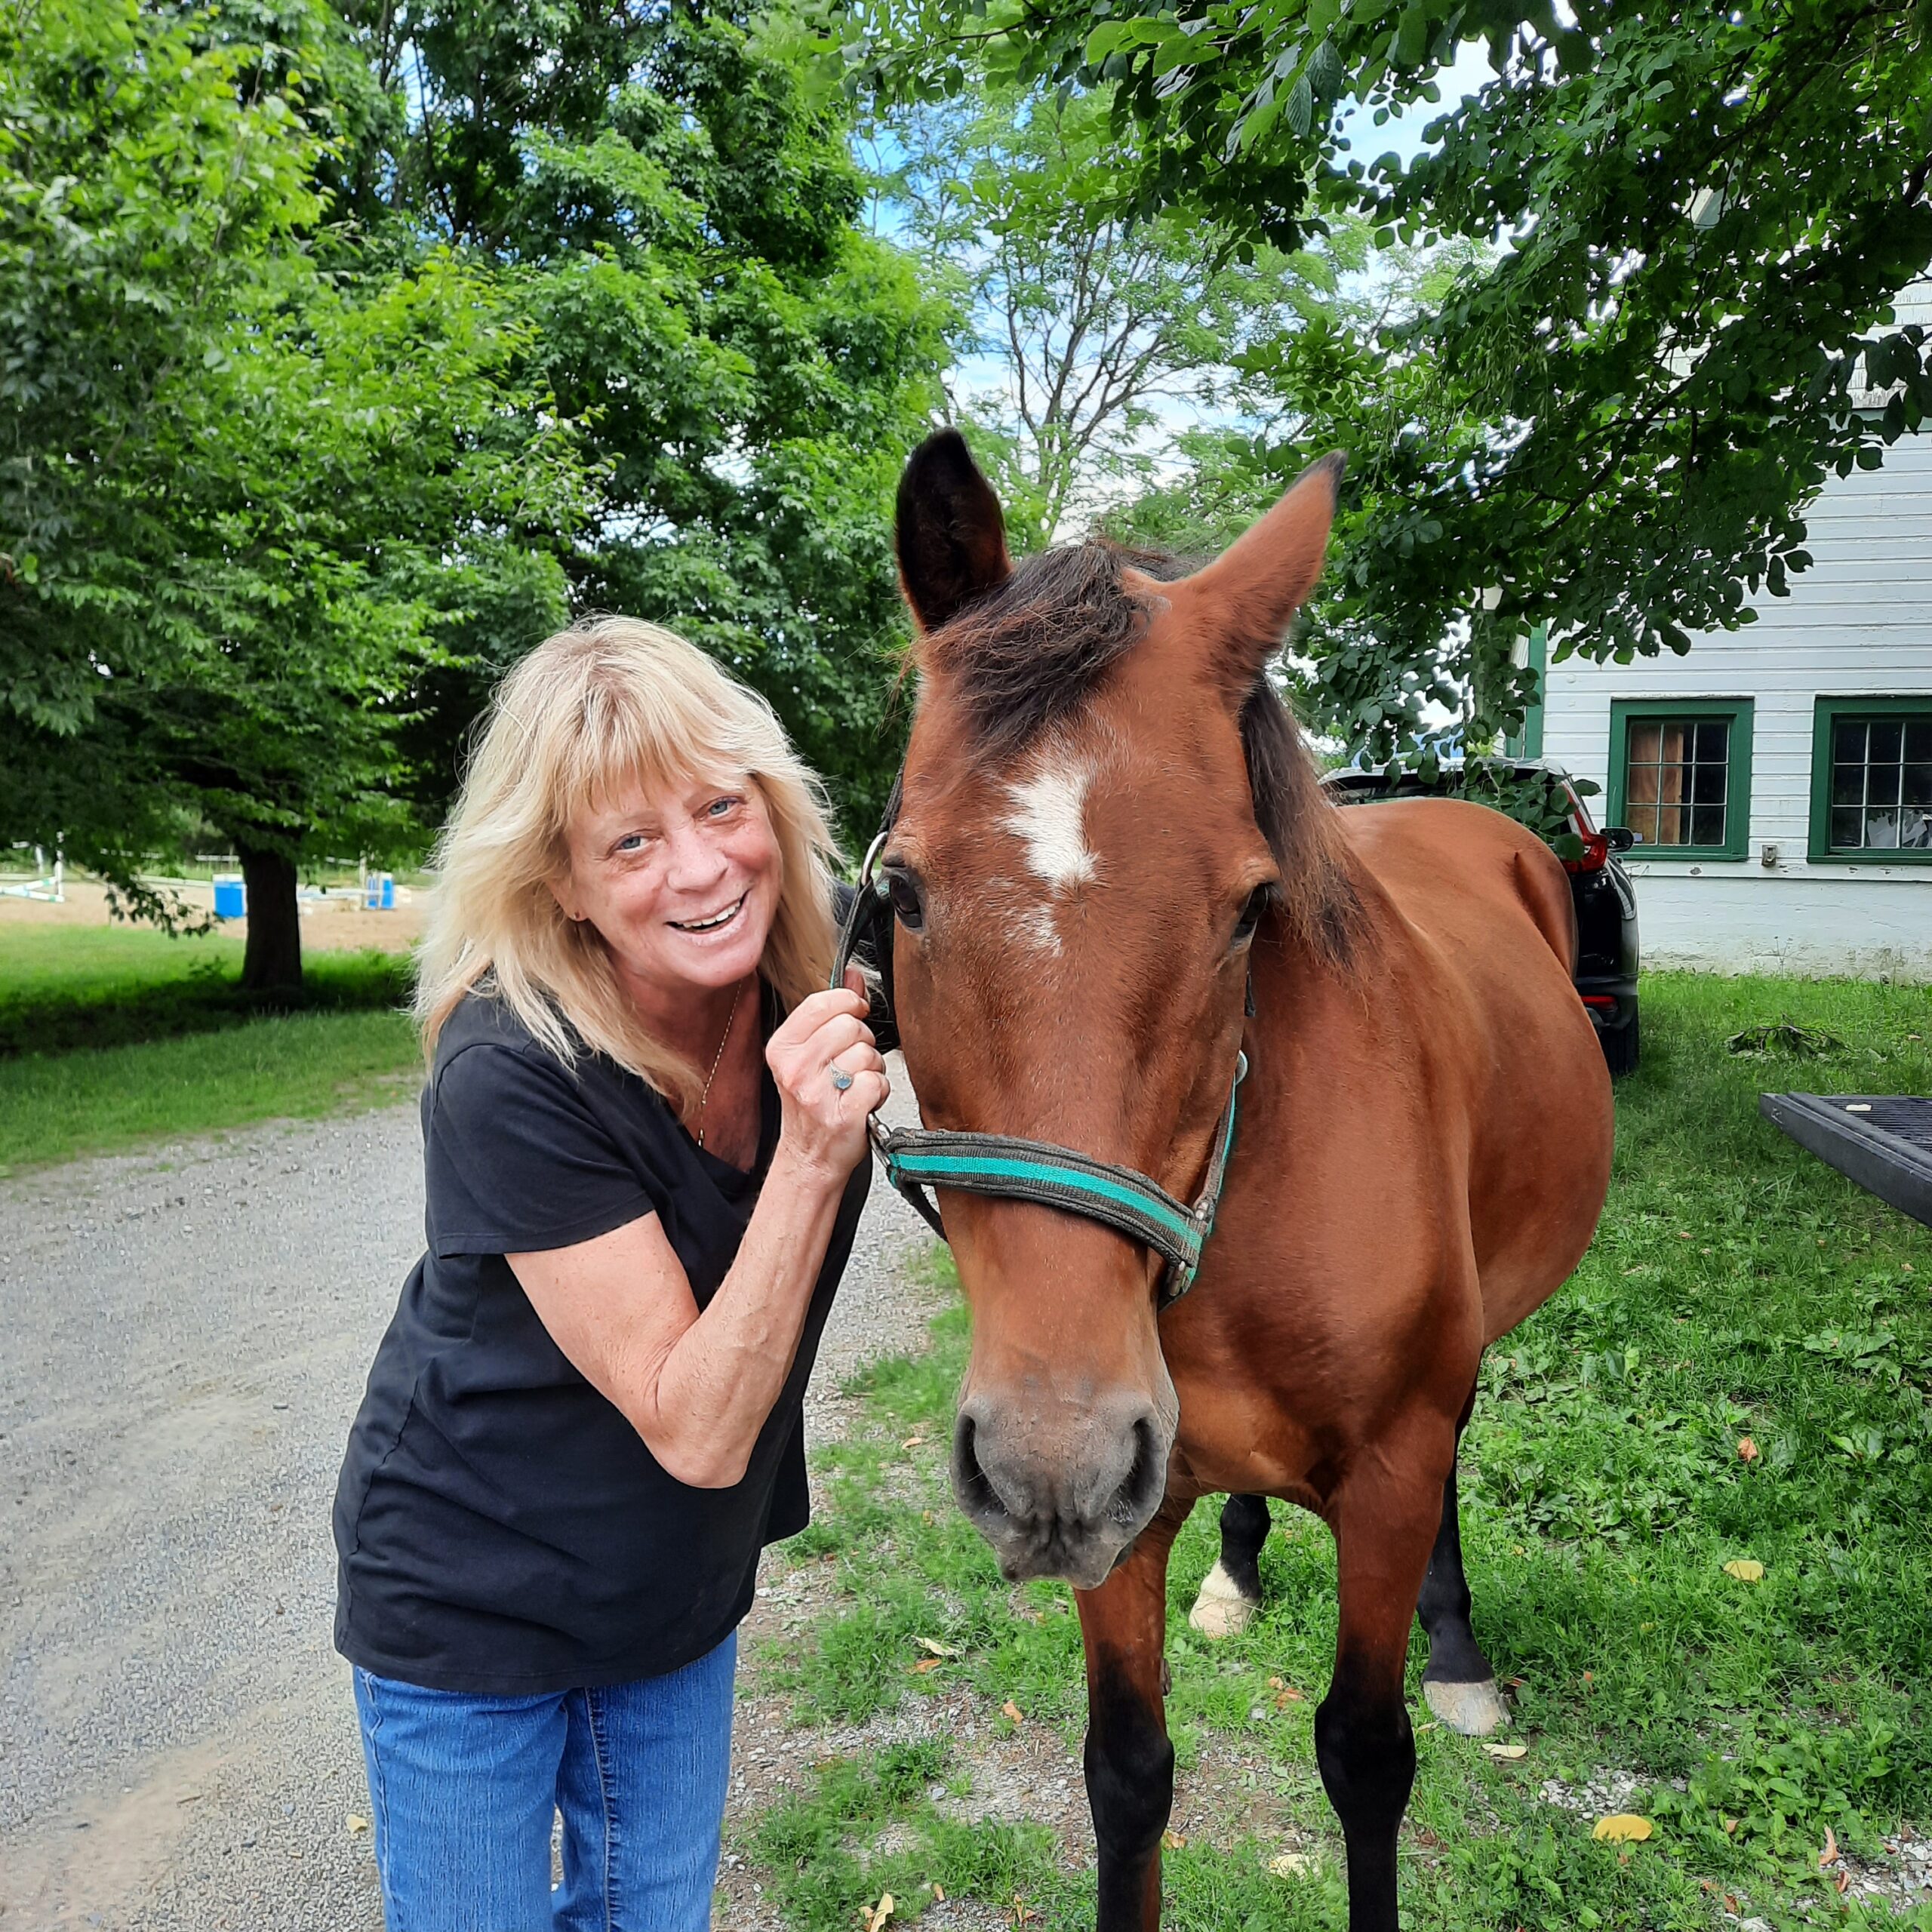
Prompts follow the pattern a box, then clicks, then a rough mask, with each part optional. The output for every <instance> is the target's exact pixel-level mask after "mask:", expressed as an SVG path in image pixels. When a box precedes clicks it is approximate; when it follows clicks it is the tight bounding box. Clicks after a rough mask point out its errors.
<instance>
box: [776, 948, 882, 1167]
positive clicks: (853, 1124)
mask: <svg viewBox="0 0 1932 1932" xmlns="http://www.w3.org/2000/svg"><path fill="white" fill-rule="evenodd" d="M870 1010H871V1009H870V1008H869V1006H868V1004H867V1003H866V994H865V979H864V977H863V974H860V971H859V969H858V968H857V967H856V966H854V967H848V968H847V969H846V974H845V983H844V986H842V987H840V988H838V989H836V990H835V991H832V992H822V993H814V994H813V995H811V998H808V999H804V1000H801V1001H799V1003H798V1005H797V1007H796V1008H794V1009H793V1011H792V1012H791V1013H789V1014H787V1015H786V1019H785V1023H784V1024H783V1026H780V1028H779V1029H778V1030H777V1032H775V1033H774V1034H773V1035H772V1036H771V1039H770V1040H769V1041H768V1042H767V1043H766V1045H765V1049H764V1060H765V1064H766V1065H767V1066H769V1067H770V1068H771V1077H772V1078H773V1079H774V1081H777V1085H778V1097H779V1100H780V1103H781V1104H782V1106H783V1121H782V1124H780V1128H779V1138H778V1144H779V1149H780V1152H781V1153H783V1152H789V1155H791V1157H792V1159H793V1160H795V1161H798V1162H799V1163H800V1164H802V1165H804V1166H806V1167H808V1168H815V1169H817V1170H819V1171H821V1172H822V1173H823V1174H825V1175H826V1177H828V1178H829V1179H831V1180H835V1181H839V1182H843V1180H844V1178H845V1177H846V1176H847V1175H848V1174H850V1173H851V1171H852V1170H853V1169H854V1168H855V1167H857V1165H858V1164H859V1163H860V1161H863V1159H864V1158H866V1116H867V1115H869V1114H870V1113H872V1111H873V1110H874V1109H875V1108H876V1107H878V1106H880V1105H881V1103H883V1102H884V1099H885V1097H886V1096H887V1094H889V1093H890V1092H891V1091H892V1090H891V1085H890V1084H889V1083H888V1081H887V1079H886V1077H885V1062H884V1060H883V1059H882V1058H881V1057H880V1054H879V1051H878V1048H877V1047H876V1046H875V1044H873V1041H872V1029H871V1028H870V1027H869V1026H867V1025H866V1014H868V1013H869V1011H870ZM835 1074H847V1075H850V1076H851V1084H849V1085H848V1086H845V1087H843V1088H841V1087H840V1086H839V1085H838V1084H837V1083H836V1081H835V1078H834V1075H835Z"/></svg>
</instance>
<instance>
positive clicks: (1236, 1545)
mask: <svg viewBox="0 0 1932 1932" xmlns="http://www.w3.org/2000/svg"><path fill="white" fill-rule="evenodd" d="M1267 1540H1268V1499H1267V1497H1265V1496H1231V1497H1229V1498H1228V1500H1227V1501H1226V1503H1223V1505H1222V1506H1221V1555H1220V1561H1218V1562H1217V1563H1216V1564H1215V1565H1214V1568H1213V1569H1211V1571H1208V1573H1207V1576H1206V1577H1204V1579H1203V1580H1202V1582H1201V1594H1200V1595H1198V1597H1196V1598H1195V1599H1194V1607H1193V1608H1192V1610H1190V1611H1189V1612H1188V1613H1187V1620H1188V1622H1189V1623H1191V1624H1192V1625H1193V1626H1194V1627H1195V1629H1197V1630H1198V1631H1199V1632H1201V1635H1203V1636H1204V1637H1238V1636H1239V1635H1241V1632H1243V1631H1244V1630H1245V1629H1247V1626H1249V1624H1251V1623H1253V1622H1254V1613H1255V1612H1256V1611H1257V1610H1259V1609H1260V1607H1261V1546H1262V1545H1263V1543H1266V1541H1267Z"/></svg>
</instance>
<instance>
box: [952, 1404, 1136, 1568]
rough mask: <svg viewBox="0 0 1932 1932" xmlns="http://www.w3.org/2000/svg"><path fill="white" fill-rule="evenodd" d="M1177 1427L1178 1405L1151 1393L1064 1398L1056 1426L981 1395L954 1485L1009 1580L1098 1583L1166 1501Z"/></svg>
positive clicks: (964, 1426)
mask: <svg viewBox="0 0 1932 1932" xmlns="http://www.w3.org/2000/svg"><path fill="white" fill-rule="evenodd" d="M1173 1444H1174V1416H1173V1411H1172V1407H1171V1404H1170V1407H1169V1412H1168V1414H1166V1415H1163V1414H1162V1413H1161V1410H1160V1409H1159V1408H1158V1407H1157V1406H1156V1404H1155V1402H1154V1401H1151V1400H1150V1399H1149V1398H1148V1397H1147V1396H1146V1395H1138V1394H1134V1393H1131V1392H1124V1391H1123V1392H1119V1393H1117V1394H1113V1395H1103V1396H1100V1397H1097V1398H1095V1399H1094V1401H1091V1402H1089V1403H1085V1404H1081V1405H1079V1406H1078V1407H1072V1406H1070V1405H1062V1406H1060V1413H1059V1415H1058V1417H1057V1419H1056V1420H1054V1421H1053V1422H1051V1423H1048V1422H1044V1421H1043V1420H1041V1417H1040V1415H1039V1414H1038V1411H1037V1410H1035V1409H1034V1408H1033V1407H1032V1406H1031V1405H1022V1404H1017V1403H1014V1402H1011V1401H1005V1400H1003V1399H1001V1398H997V1397H993V1396H990V1395H984V1394H980V1393H977V1392H976V1393H974V1394H973V1395H969V1396H968V1398H967V1399H966V1401H964V1402H963V1403H962V1404H961V1405H960V1410H959V1417H958V1423H957V1424H956V1425H955V1429H954V1431H953V1438H952V1492H953V1494H954V1495H955V1497H957V1498H958V1503H959V1506H960V1508H961V1509H962V1510H964V1512H965V1513H966V1515H967V1517H968V1519H969V1520H970V1521H971V1523H972V1524H973V1525H974V1527H975V1528H976V1529H977V1530H978V1531H979V1532H980V1534H981V1535H982V1536H983V1537H985V1538H986V1540H987V1542H989V1543H991V1544H992V1547H993V1553H994V1555H995V1556H996V1557H998V1559H999V1567H1000V1571H1001V1574H1002V1575H1003V1576H1004V1577H1005V1578H1006V1579H1007V1580H1008V1582H1009V1583H1020V1582H1022V1581H1023V1580H1025V1579H1026V1578H1027V1577H1060V1578H1061V1579H1063V1580H1064V1581H1066V1582H1067V1583H1071V1584H1072V1586H1073V1587H1074V1588H1075V1589H1079V1590H1091V1589H1094V1587H1095V1586H1097V1585H1099V1584H1100V1583H1105V1582H1106V1580H1107V1577H1108V1576H1109V1574H1110V1573H1111V1572H1112V1570H1113V1567H1114V1565H1115V1564H1116V1563H1117V1562H1118V1561H1119V1560H1120V1558H1121V1555H1122V1554H1123V1552H1124V1551H1125V1550H1126V1549H1127V1548H1128V1545H1129V1544H1131V1543H1132V1542H1133V1541H1134V1538H1135V1537H1137V1536H1138V1535H1139V1534H1140V1532H1141V1531H1143V1529H1145V1528H1146V1527H1147V1524H1148V1523H1149V1521H1150V1520H1151V1519H1152V1516H1153V1515H1154V1512H1155V1510H1157V1509H1159V1508H1160V1506H1161V1497H1163V1495H1164V1494H1165V1493H1166V1490H1167V1480H1168V1451H1169V1450H1170V1449H1171V1447H1173Z"/></svg>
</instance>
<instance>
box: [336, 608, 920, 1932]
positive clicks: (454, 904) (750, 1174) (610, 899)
mask: <svg viewBox="0 0 1932 1932" xmlns="http://www.w3.org/2000/svg"><path fill="white" fill-rule="evenodd" d="M831 854H832V844H831V839H830V835H829V832H828V831H827V829H826V820H825V816H824V814H823V810H822V809H821V807H820V795H819V793H818V791H817V786H816V784H815V783H814V780H812V778H811V777H810V776H809V774H808V773H807V772H806V771H805V770H804V767H803V766H802V765H801V764H800V763H799V761H798V758H796V756H795V755H794V754H793V752H792V749H791V748H790V746H789V745H788V744H787V743H786V739H785V735H784V733H783V730H782V728H780V725H779V724H778V722H777V719H776V718H774V716H773V715H772V713H771V709H770V708H769V707H768V706H767V705H766V704H765V703H764V702H763V700H761V699H759V698H758V697H755V696H754V695H753V694H752V693H750V692H749V691H746V690H744V689H743V688H742V687H740V685H737V684H734V682H733V681H731V679H730V678H728V677H726V676H725V675H724V674H723V673H722V672H721V671H720V670H719V669H718V668H717V666H715V664H713V663H712V662H711V660H709V659H708V658H707V657H705V656H704V655H703V654H702V653H701V652H700V651H697V650H695V649H694V648H692V647H691V645H688V644H686V643H685V642H684V641H681V639H679V638H675V637H673V636H672V635H669V633H668V632H664V631H662V630H659V629H656V628H655V627H654V626H651V625H648V624H641V623H631V622H628V621H626V620H621V619H614V618H607V619H604V620H599V621H597V622H595V623H586V624H585V625H583V626H580V627H578V628H577V629H574V630H571V631H567V632H564V633H562V634H561V635H558V636H556V637H553V638H550V639H549V641H547V642H546V643H545V644H543V645H540V646H539V647H538V648H537V650H535V651H534V652H532V653H531V655H530V656H529V657H527V658H525V660H523V662H522V663H521V664H519V665H518V666H517V668H516V669H515V670H514V671H512V672H511V673H510V675H509V677H508V678H506V679H505V681H504V682H503V685H502V687H501V688H500V691H498V693H497V698H496V702H495V704H494V707H493V709H492V712H491V716H490V718H489V721H488V728H487V730H486V731H485V734H484V737H483V739H482V742H481V745H480V746H479V747H478V750H477V752H476V755H475V759H474V761H473V762H472V766H471V768H470V770H469V775H468V779H467V781H466V783H465V785H464V787H463V795H462V798H461V799H460V801H459V803H458V804H457V808H456V812H455V814H454V817H453V818H452V820H451V823H450V825H449V828H448V831H447V832H446V833H445V837H444V840H443V843H442V847H441V869H440V878H439V881H438V889H437V893H436V899H435V912H434V913H433V914H432V921H431V926H430V931H429V937H428V938H427V940H426V943H425V945H424V947H423V957H422V962H421V977H420V988H419V991H418V993H417V1017H418V1018H419V1020H420V1022H421V1024H422V1028H423V1041H424V1045H425V1049H426V1053H427V1054H428V1057H429V1086H428V1088H427V1091H426V1092H425V1094H424V1095H423V1161H424V1168H425V1173H426V1193H427V1211H426V1224H427V1233H428V1251H427V1252H426V1254H424V1256H423V1259H422V1260H421V1261H420V1262H419V1263H417V1267H416V1269H415V1272H414V1273H413V1274H411V1276H410V1278H409V1280H408V1284H406V1285H405V1287H404V1289H403V1292H402V1300H401V1305H400V1306H399V1307H398V1309H397V1312H396V1315H395V1320H394V1321H392V1323H391V1324H390V1326H389V1332H388V1333H387V1334H386V1335H385V1336H384V1337H383V1342H382V1346H381V1347H380V1349H378V1351H377V1356H376V1362H375V1367H374V1369H373V1370H372V1371H371V1374H370V1377H369V1386H368V1393H367V1395H365V1398H364V1399H363V1403H362V1407H361V1412H360V1413H359V1414H358V1416H357V1417H356V1420H355V1427H354V1429H353V1431H352V1433H351V1435H350V1438H349V1452H348V1455H347V1457H346V1460H345V1462H344V1463H343V1472H342V1478H341V1481H340V1487H339V1488H338V1491H337V1497H336V1507H335V1534H336V1544H337V1551H338V1553H339V1556H340V1572H339V1574H340V1596H339V1601H338V1605H337V1615H336V1644H337V1648H338V1649H339V1650H340V1651H342V1653H343V1655H344V1656H345V1657H347V1658H349V1660H350V1661H351V1663H353V1664H354V1665H355V1701H356V1707H357V1710H358V1714H359V1715H360V1718H361V1727H362V1740H363V1749H364V1755H365V1759H366V1761H367V1764H368V1773H369V1786H370V1792H371V1798H372V1801H373V1803H374V1841H375V1848H376V1857H377V1865H378V1866H379V1868H380V1872H381V1876H382V1884H383V1908H384V1911H385V1912H386V1915H387V1918H388V1922H389V1929H390V1932H537V1928H538V1927H548V1926H549V1925H551V1924H552V1923H553V1922H554V1923H555V1924H557V1925H558V1926H563V1927H590V1926H595V1927H599V1928H613V1932H623V1928H626V1927H635V1928H638V1929H639V1932H686V1929H687V1928H693V1927H703V1926H706V1925H708V1924H709V1921H710V1909H711V1891H712V1883H713V1881H714V1878H715V1873H716V1869H717V1862H718V1835H719V1829H720V1823H721V1817H722V1814H723V1810H724V1791H725V1777H726V1770H727V1767H728V1762H729V1753H730V1743H731V1695H732V1669H733V1663H734V1635H733V1633H734V1630H735V1629H736V1627H737V1623H738V1622H739V1620H740V1618H742V1617H743V1615H744V1614H745V1612H746V1610H747V1609H748V1608H749V1606H750V1604H751V1601H752V1586H753V1580H754V1577H755V1571H756V1568H757V1564H758V1552H759V1550H760V1549H761V1547H762V1546H764V1544H765V1543H770V1542H772V1541H774V1540H777V1538H779V1537H788V1536H790V1535H792V1534H794V1533H795V1532H796V1531H798V1530H800V1529H801V1528H803V1527H804V1524H805V1521H806V1519H807V1514H808V1509H807V1501H806V1491H805V1466H804V1450H803V1444H802V1442H801V1398H802V1396H803V1394H804V1385H805V1381H806V1378H807V1377H808V1375H809V1374H810V1373H811V1364H812V1358H813V1356H814V1352H816V1350H817V1346H818V1340H819V1336H820V1331H822V1329H823V1326H824V1323H825V1318H826V1312H827V1310H828V1309H829V1306H830V1303H831V1299H832V1291H833V1290H834V1288H835V1287H836V1285H837V1283H838V1277H839V1274H840V1272H841V1270H842V1269H843V1268H844V1265H845V1261H846V1257H847V1256H848V1254H850V1252H851V1244H852V1236H853V1231H854V1226H855V1225H856V1223H857V1220H858V1216H859V1211H860V1207H861V1206H862V1205H863V1201H864V1198H865V1192H866V1174H867V1169H866V1160H865V1155H866V1132H865V1122H866V1115H868V1114H869V1112H871V1111H872V1109H874V1108H875V1107H876V1106H878V1104H879V1103H880V1102H881V1100H884V1097H885V1095H886V1091H887V1088H886V1080H885V1074H884V1066H883V1063H881V1060H880V1057H879V1055H878V1051H877V1049H876V1048H875V1044H874V1043H873V1040H872V1035H871V1033H870V1032H869V1030H868V1029H867V1028H866V1024H865V1021H864V1014H865V1012H866V1004H865V1001H864V999H863V997H862V996H861V994H860V991H859V990H858V986H859V981H858V978H857V974H854V975H853V976H851V983H850V984H849V985H848V986H847V987H845V988H841V989H838V990H836V991H832V992H826V991H825V990H823V988H824V986H825V984H826V977H827V975H828V974H829V970H830V966H831V961H832V949H833V938H834V936H833V932H832V877H831V873H830V871H829V865H828V861H829V858H830V857H831ZM552 1807H555V1809H556V1810H558V1811H561V1814H562V1818H563V1881H562V1884H561V1887H559V1888H558V1890H557V1891H556V1892H555V1894H554V1896H553V1894H552V1889H551V1884H550V1873H551V1833H552ZM553 1912H554V1920H553V1916H552V1915H553Z"/></svg>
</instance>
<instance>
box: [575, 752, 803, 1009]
mask: <svg viewBox="0 0 1932 1932" xmlns="http://www.w3.org/2000/svg"><path fill="white" fill-rule="evenodd" d="M568 850H569V870H568V873H567V875H565V877H564V878H561V879H560V880H558V881H557V882H556V884H555V888H554V890H555V893H556V895H557V901H558V904H559V905H561V906H562V907H563V909H564V910H565V912H566V913H568V915H570V916H571V918H580V919H586V920H588V921H589V923H590V924H592V925H593V926H595V928H597V930H598V932H599V933H600V934H602V935H603V938H604V943H605V944H606V945H607V946H609V948H610V949H611V953H612V955H614V957H615V958H616V959H617V963H618V964H619V966H620V968H622V969H623V971H625V973H626V977H630V978H632V979H633V980H635V981H638V982H640V983H641V986H643V987H647V988H656V989H660V990H661V991H662V992H665V993H666V994H669V995H675V994H678V993H680V992H686V991H695V990H698V989H715V988H717V987H721V986H733V985H735V984H736V983H737V982H738V981H740V980H743V979H744V978H745V977H746V976H747V975H748V974H751V973H752V972H755V971H756V970H757V968H758V961H759V960H760V959H761V958H762V957H763V956H764V942H765V940H766V937H767V936H768V934H770V932H771V922H772V920H773V919H774V918H775V917H776V916H777V910H778V892H779V886H780V869H781V866H780V857H779V851H778V839H777V835H776V833H774V831H773V830H772V826H771V813H770V812H769V811H768V809H767V808H766V805H765V801H764V794H763V793H762V792H761V791H760V790H759V789H758V783H757V781H756V780H754V779H752V778H749V777H742V776H741V777H734V778H730V779H726V780H718V779H715V778H709V779H702V780H694V781H692V782H691V783H688V784H686V785H683V786H664V787H661V788H656V789H647V788H645V787H643V786H636V785H632V786H628V787H626V788H625V789H622V790H620V791H619V792H617V793H616V794H615V795H614V796H612V797H611V798H603V799H598V800H597V801H595V802H593V803H592V804H587V805H586V806H585V807H584V808H583V809H582V810H580V811H579V812H578V814H577V817H576V818H575V820H574V821H573V822H572V823H571V828H570V836H569V840H568Z"/></svg>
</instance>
